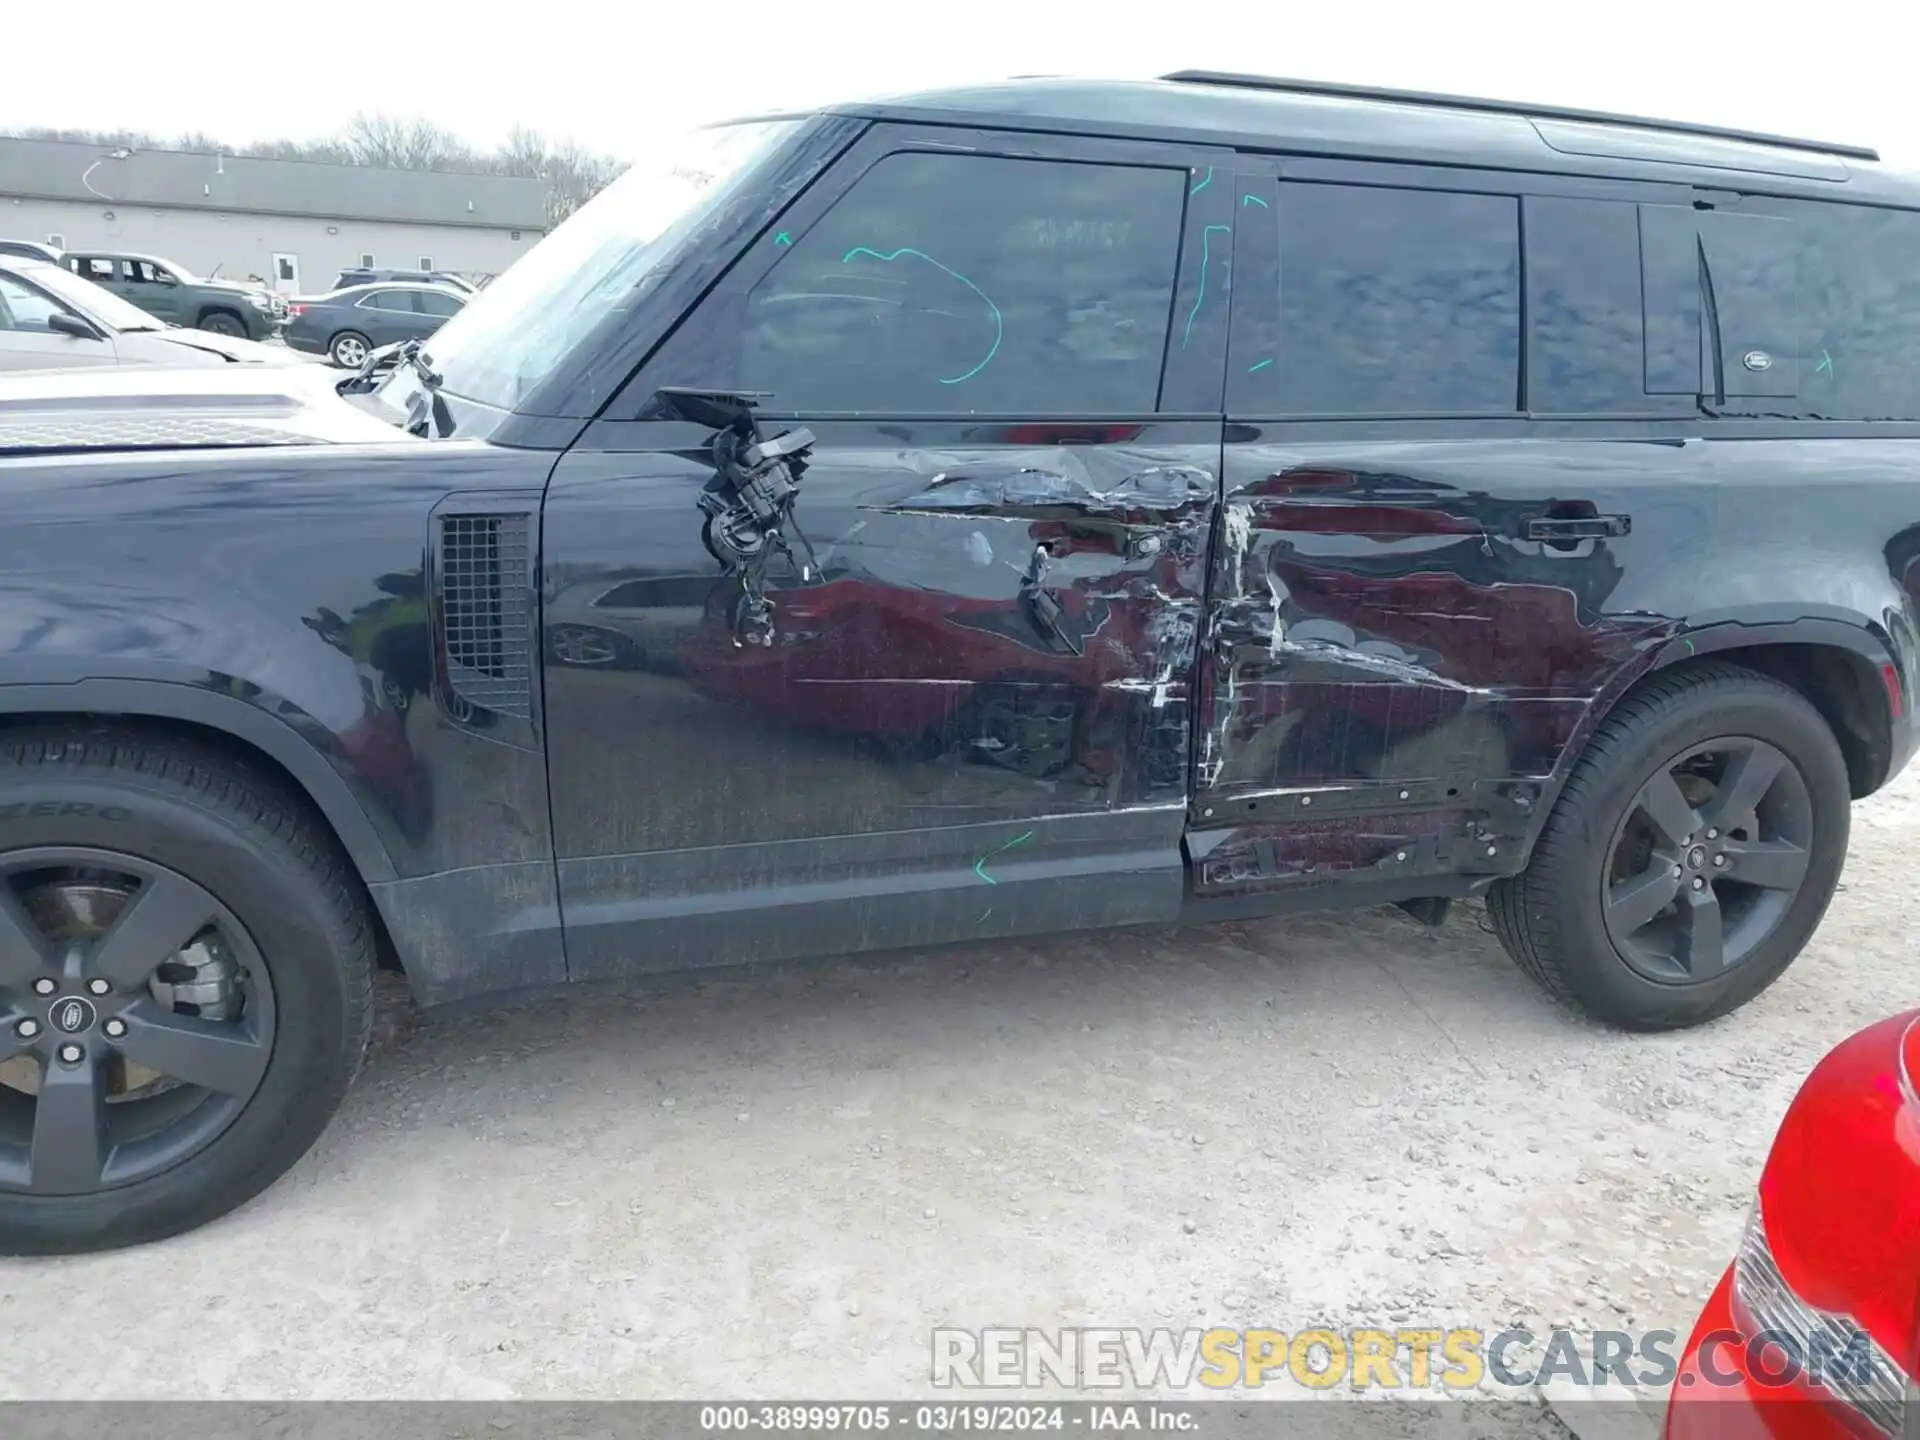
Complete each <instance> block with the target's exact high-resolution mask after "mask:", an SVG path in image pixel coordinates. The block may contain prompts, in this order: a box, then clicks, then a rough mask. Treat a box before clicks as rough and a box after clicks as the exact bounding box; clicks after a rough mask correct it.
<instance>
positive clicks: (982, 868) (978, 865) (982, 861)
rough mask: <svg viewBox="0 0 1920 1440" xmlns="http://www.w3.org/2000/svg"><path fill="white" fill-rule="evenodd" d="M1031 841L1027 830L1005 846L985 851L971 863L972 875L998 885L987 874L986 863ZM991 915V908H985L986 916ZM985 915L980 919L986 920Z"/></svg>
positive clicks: (1031, 837)
mask: <svg viewBox="0 0 1920 1440" xmlns="http://www.w3.org/2000/svg"><path fill="white" fill-rule="evenodd" d="M1031 839H1033V831H1031V830H1029V831H1027V833H1026V834H1024V835H1016V836H1014V837H1013V839H1011V840H1009V841H1007V843H1006V844H1004V845H1001V846H999V847H998V848H996V849H993V850H989V851H987V853H986V854H984V855H982V856H981V857H980V858H979V859H978V860H976V861H974V862H973V873H974V874H976V875H978V876H979V877H980V878H981V879H982V880H984V881H986V882H987V884H989V885H998V884H999V883H1000V882H999V881H998V880H996V879H994V878H993V876H991V875H989V874H987V861H989V860H991V859H993V857H994V856H996V855H1004V854H1006V853H1007V851H1009V850H1011V849H1013V847H1014V846H1016V845H1024V844H1026V843H1027V841H1029V840H1031ZM992 913H993V907H992V906H991V905H989V906H988V907H987V915H991V914H992ZM987 915H982V916H981V917H980V918H981V919H982V920H984V919H986V918H987Z"/></svg>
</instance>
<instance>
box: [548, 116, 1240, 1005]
mask: <svg viewBox="0 0 1920 1440" xmlns="http://www.w3.org/2000/svg"><path fill="white" fill-rule="evenodd" d="M1220 163H1221V157H1219V156H1217V155H1213V156H1209V155H1208V154H1206V153H1205V152H1202V151H1198V150H1194V149H1188V148H1175V147H1162V146H1157V145H1149V144H1133V143H1123V142H1115V141H1105V140H1072V139H1064V138H1058V137H1040V136H1018V135H1003V134H986V133H972V132H963V131H958V130H951V129H941V130H936V131H926V132H918V131H915V130H912V129H909V128H906V127H891V126H881V127H878V128H876V129H875V130H872V131H870V132H868V134H867V135H866V136H864V137H863V138H862V139H861V140H860V141H859V142H857V143H856V145H855V146H854V147H853V148H852V149H851V150H850V151H849V152H848V153H847V154H845V155H844V156H842V157H841V159H840V160H839V161H837V162H836V163H835V164H834V166H833V167H832V168H831V169H830V170H829V171H828V172H827V173H826V174H825V175H824V176H823V177H822V178H821V179H820V180H818V181H817V182H815V184H814V185H812V186H811V187H809V189H808V190H807V192H806V193H805V194H804V195H802V196H801V197H800V198H799V199H798V200H796V201H795V202H794V203H793V204H792V205H791V206H790V207H789V208H788V209H787V210H786V211H785V212H784V213H783V214H782V215H781V216H780V218H779V219H778V220H777V221H775V222H774V223H773V224H772V225H770V226H769V227H768V228H767V229H766V231H765V232H764V233H762V234H760V235H759V236H758V237H757V238H756V239H755V240H754V241H753V242H752V243H751V244H750V245H749V246H748V247H747V249H746V250H745V252H744V253H743V254H742V255H741V256H740V257H739V258H738V260H737V261H736V262H735V263H734V265H733V266H732V268H731V269H730V270H729V272H728V273H727V275H726V276H725V277H724V278H723V279H722V280H721V282H720V283H719V285H718V286H717V287H716V288H715V290H714V291H713V292H711V293H710V294H709V295H708V296H707V298H706V299H705V300H704V301H703V302H702V303H701V304H700V306H699V308H698V309H697V311H696V312H695V313H694V314H692V315H691V316H689V317H687V318H686V319H685V320H684V322H683V323H682V324H681V325H680V327H679V328H678V330H677V331H676V332H675V333H674V335H673V336H672V337H671V338H670V339H669V341H668V342H667V343H666V344H665V345H664V346H663V347H662V348H661V349H660V350H659V351H658V352H657V353H656V354H655V356H654V357H653V358H652V360H650V361H649V362H648V363H647V365H646V366H644V367H643V370H642V372H641V374H640V375H638V376H637V377H635V379H634V381H633V382H632V383H631V384H630V385H629V386H628V387H627V388H626V389H625V390H624V391H623V392H622V393H621V394H620V395H619V396H618V397H616V399H615V400H614V401H613V402H612V404H611V406H610V407H609V409H608V411H607V412H606V414H605V416H604V417H603V418H602V420H601V421H599V422H597V423H596V424H595V425H593V426H592V427H590V428H589V430H588V431H587V433H586V435H585V436H584V437H583V440H582V442H581V443H580V444H579V445H578V446H576V447H575V448H574V449H573V450H572V451H570V452H569V453H568V454H567V455H566V456H565V457H564V459H563V460H562V461H561V463H560V465H559V466H558V467H557V469H556V471H555V473H554V477H553V480H552V483H551V486H550V488H549V491H548V498H547V504H546V511H545V522H544V550H545V563H544V573H545V576H546V583H545V591H544V596H543V617H544V618H543V625H544V657H545V659H544V663H545V686H546V708H547V717H548V723H549V727H550V731H549V733H550V735H551V737H552V739H551V749H550V770H551V777H552V779H551V783H552V797H553V814H554V835H555V848H556V851H557V853H558V857H559V872H560V886H561V895H562V906H563V910H564V915H565V920H566V925H567V934H568V941H567V944H568V957H569V971H570V973H571V974H572V975H573V976H574V977H575V978H577V979H591V978H595V977H598V976H603V975H610V974H615V973H618V972H620V971H623V970H627V969H632V968H643V969H645V968H672V967H679V966H685V965H689V964H701V963H716V962H726V961H742V960H766V959H776V958H780V957H783V956H789V955H799V954H811V953H823V952H825V953H832V952H837V951H850V950H858V949H867V948H882V947H892V946H902V945H915V944H925V943H934V942H940V941H947V940H953V939H957V938H966V937H974V936H977V937H983V938H984V937H992V936H999V935H1008V934H1019V933H1029V932H1035V931H1042V930H1048V929H1060V928H1075V927H1080V926H1094V925H1102V924H1113V923H1125V922H1134V921H1154V920H1164V919H1169V918H1171V917H1172V916H1173V915H1174V914H1175V913H1176V912H1177V910H1178V908H1179V905H1180V902H1181V896H1182V888H1183V863H1182V856H1181V850H1180V839H1181V832H1182V828H1183V820H1184V813H1185V802H1186V798H1187V795H1186V779H1187V765H1188V755H1189V737H1190V701H1191V696H1190V691H1189V680H1190V673H1189V672H1190V667H1191V666H1192V664H1193V658H1194V653H1195V651H1194V646H1195V638H1196V635H1197V631H1198V627H1199V623H1200V619H1201V606H1202V598H1203V587H1204V585H1205V581H1206V550H1207V536H1208V533H1209V529H1210V526H1211V524H1212V521H1213V518H1214V510H1215V500H1216V496H1217V493H1218V464H1219V454H1220V416H1219V394H1220V367H1221V364H1222V359H1223V355H1224V349H1225V324H1226V278H1227V271H1226V264H1227V259H1228V249H1229V246H1230V242H1231V238H1232V236H1231V215H1232V211H1231V204H1232V202H1231V198H1230V196H1229V195H1228V189H1229V187H1228V186H1227V185H1226V184H1225V183H1224V182H1221V183H1219V184H1217V185H1216V184H1214V183H1213V178H1212V177H1213V175H1214V168H1215V166H1216V165H1219V164H1220ZM668 385H671V386H679V387H698V388H706V389H723V390H731V391H739V390H750V391H763V392H771V398H770V399H768V400H767V401H766V402H765V403H764V404H763V406H762V424H763V428H764V430H765V432H766V433H768V434H773V433H776V432H779V431H782V430H785V429H788V428H790V427H793V426H800V425H804V426H806V427H808V428H810V429H811V430H812V431H813V433H814V434H815V436H816V437H817V441H818V443H817V445H816V447H815V449H814V451H813V456H812V463H811V466H810V468H809V469H808V470H807V471H806V473H805V477H804V481H803V484H802V488H801V495H800V500H799V504H798V508H797V512H796V519H797V524H798V526H799V529H800V531H801V532H802V534H803V535H804V537H805V541H806V543H807V545H808V546H810V547H811V550H812V558H811V559H809V558H808V556H807V553H806V547H805V546H799V545H796V547H795V548H796V562H795V564H793V565H791V566H789V565H785V564H782V563H778V562H776V564H775V566H774V567H773V570H772V572H771V587H770V592H769V595H770V599H771V600H772V602H773V606H774V612H773V621H772V625H771V630H770V633H766V634H764V635H761V634H757V633H755V632H754V631H753V630H751V629H750V628H749V627H747V626H745V625H743V624H742V623H741V616H740V607H739V605H738V601H739V598H740V589H739V585H738V584H737V582H736V581H734V580H733V579H731V578H729V577H728V576H727V575H724V574H723V573H722V570H721V566H720V565H719V563H717V562H716V560H715V558H714V557H713V555H711V554H710V553H709V552H708V550H707V548H706V547H705V545H704V544H703V542H702V535H701V528H702V521H703V518H704V517H703V516H702V514H701V512H700V510H699V509H698V508H697V505H696V502H697V500H698V498H699V496H700V493H701V490H702V487H703V486H704V485H705V484H706V483H707V481H708V480H709V479H711V478H712V477H713V470H712V469H711V467H710V466H709V464H708V463H707V462H706V458H705V457H706V454H707V450H706V445H707V441H708V439H709V437H710V435H711V433H712V432H711V431H710V430H708V429H706V428H704V427H701V426H697V425H694V424H691V423H687V422H685V421H682V420H671V419H645V418H640V417H641V416H643V415H644V414H646V413H647V412H648V397H649V396H650V395H652V393H653V392H654V390H655V389H656V387H659V386H668ZM763 639H764V640H765V641H766V643H757V642H758V641H759V640H763Z"/></svg>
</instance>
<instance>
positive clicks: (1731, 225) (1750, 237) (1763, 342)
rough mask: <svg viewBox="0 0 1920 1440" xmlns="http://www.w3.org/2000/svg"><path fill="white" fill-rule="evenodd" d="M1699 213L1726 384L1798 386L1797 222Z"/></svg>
mask: <svg viewBox="0 0 1920 1440" xmlns="http://www.w3.org/2000/svg"><path fill="white" fill-rule="evenodd" d="M1698 213H1699V225H1700V250H1701V253H1702V255H1704V256H1705V258H1706V262H1707V274H1708V276H1709V277H1710V278H1711V280H1712V282H1713V289H1712V292H1711V293H1712V297H1713V313H1714V317H1715V318H1716V319H1717V320H1718V322H1719V327H1720V337H1719V340H1720V374H1719V376H1718V378H1717V385H1718V388H1719V390H1720V392H1721V393H1724V394H1725V395H1727V396H1728V397H1733V396H1759V395H1770V396H1791V395H1796V394H1798V393H1799V390H1800V383H1799V375H1798V370H1799V363H1798V361H1799V355H1800V314H1799V311H1800V295H1799V291H1800V285H1799V275H1798V270H1799V266H1798V265H1797V264H1796V263H1795V260H1796V257H1795V255H1794V232H1793V222H1792V221H1790V220H1783V219H1781V218H1780V217H1779V216H1777V215H1750V214H1742V213H1738V212H1730V211H1701V212H1698ZM1761 408H1763V409H1765V410H1768V411H1777V410H1780V409H1782V408H1788V407H1781V406H1778V405H1768V406H1763V407H1761Z"/></svg>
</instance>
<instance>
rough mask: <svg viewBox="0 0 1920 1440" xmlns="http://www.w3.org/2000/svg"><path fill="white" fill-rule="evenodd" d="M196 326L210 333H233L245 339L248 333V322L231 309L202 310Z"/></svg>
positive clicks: (197, 328)
mask: <svg viewBox="0 0 1920 1440" xmlns="http://www.w3.org/2000/svg"><path fill="white" fill-rule="evenodd" d="M194 328H195V329H196V330H204V331H206V332H207V333H208V334H209V335H231V336H234V337H236V338H238V339H243V340H244V339H245V338H246V334H247V325H246V322H245V321H244V320H242V319H241V318H240V317H239V316H238V315H236V314H234V313H233V312H232V311H231V310H205V311H202V312H201V314H200V318H199V320H198V321H196V322H195V324H194Z"/></svg>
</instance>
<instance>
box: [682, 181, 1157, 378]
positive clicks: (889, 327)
mask: <svg viewBox="0 0 1920 1440" xmlns="http://www.w3.org/2000/svg"><path fill="white" fill-rule="evenodd" d="M1186 193H1187V175H1186V172H1185V171H1183V170H1174V169H1165V170H1160V169H1149V168H1139V167H1127V166H1114V165H1096V164H1082V163H1070V162H1059V161H1042V160H1010V159H998V158H994V157H991V156H969V155H941V154H917V153H913V154H905V153H903V154H897V155H890V156H888V157H886V158H885V159H883V160H881V161H880V162H879V163H878V164H876V165H875V166H874V167H873V168H872V169H870V170H868V171H867V172H866V173H865V174H864V175H862V176H861V177H860V179H859V180H857V181H856V182H855V183H854V184H853V186H852V187H851V188H850V189H849V190H848V191H847V193H846V194H845V195H844V196H842V197H841V198H840V199H839V201H838V202H836V203H835V204H834V205H833V207H832V208H831V209H830V210H828V211H827V213H826V214H825V215H823V216H822V217H821V218H820V220H819V221H817V222H816V223H815V224H814V225H813V226H812V227H811V228H809V229H807V230H806V231H805V232H804V233H801V234H797V235H794V234H789V233H788V232H785V231H781V232H778V233H776V234H775V235H772V236H770V237H768V238H767V239H765V240H763V241H762V242H761V243H762V244H763V245H772V246H774V247H776V248H778V249H779V250H780V251H781V254H780V256H779V258H778V259H777V261H775V263H774V264H773V266H772V268H771V269H769V270H768V271H767V272H766V273H765V275H764V277H763V278H762V279H761V280H760V281H759V283H758V284H756V285H755V286H754V287H753V288H752V290H751V291H750V292H748V293H747V294H746V295H745V296H744V297H735V298H734V300H733V301H732V302H725V301H723V302H722V303H721V304H719V305H716V306H714V307H713V308H712V309H711V310H710V311H709V312H708V313H709V317H711V318H709V319H708V321H707V325H705V326H703V327H702V328H703V329H706V332H707V333H706V334H705V335H703V337H702V340H701V344H700V348H701V349H702V350H703V351H704V352H705V353H704V354H703V355H702V357H701V359H700V361H699V362H698V367H697V368H700V369H711V370H712V371H713V374H712V375H711V376H709V377H708V380H709V382H710V383H724V384H729V385H737V386H743V387H744V388H748V389H753V390H765V391H771V392H772V394H773V396H774V398H773V400H772V401H771V402H770V404H769V408H770V409H772V410H775V411H801V412H815V411H864V412H890V413H896V414H926V415H944V414H969V413H988V414H992V413H999V414H1032V413H1056V414H1087V413H1094V414H1098V413H1126V414H1136V413H1142V412H1151V411H1152V410H1153V409H1154V407H1155V404H1156V403H1157V400H1158V395H1159V385H1160V367H1161V361H1162V358H1163V356H1164V353H1165V350H1166V343H1167V333H1168V326H1169V317H1170V315H1171V313H1172V304H1173V290H1174V277H1175V271H1176V269H1177V266H1178V262H1179V249H1180V227H1181V220H1182V216H1183V213H1184V209H1185V201H1186ZM709 326H712V327H717V329H714V328H708V327H709ZM684 369H685V367H681V370H680V373H684ZM676 383H685V382H683V381H679V380H676Z"/></svg>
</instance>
